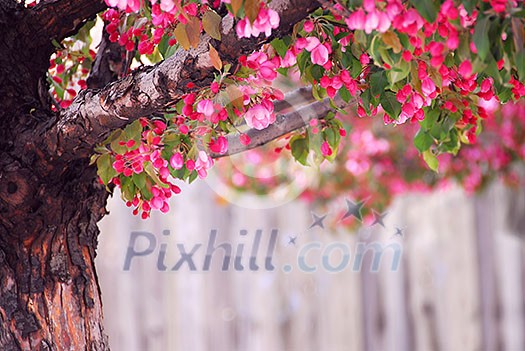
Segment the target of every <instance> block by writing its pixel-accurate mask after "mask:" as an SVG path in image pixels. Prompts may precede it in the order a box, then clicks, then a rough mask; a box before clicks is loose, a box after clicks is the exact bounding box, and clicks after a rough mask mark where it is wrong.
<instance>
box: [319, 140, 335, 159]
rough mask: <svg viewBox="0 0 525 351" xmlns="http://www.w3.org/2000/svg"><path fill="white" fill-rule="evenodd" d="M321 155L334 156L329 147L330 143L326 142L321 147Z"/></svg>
mask: <svg viewBox="0 0 525 351" xmlns="http://www.w3.org/2000/svg"><path fill="white" fill-rule="evenodd" d="M321 153H322V154H323V156H325V157H327V156H331V155H332V153H333V151H332V148H331V147H330V145H328V142H326V141H324V142H323V144H322V145H321Z"/></svg>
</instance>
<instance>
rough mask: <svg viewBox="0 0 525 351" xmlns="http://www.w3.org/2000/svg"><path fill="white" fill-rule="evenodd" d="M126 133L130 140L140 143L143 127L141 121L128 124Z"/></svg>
mask: <svg viewBox="0 0 525 351" xmlns="http://www.w3.org/2000/svg"><path fill="white" fill-rule="evenodd" d="M124 133H125V134H126V137H127V138H128V139H130V140H131V139H133V140H135V141H139V140H140V138H141V135H142V125H141V124H140V121H139V120H136V121H134V122H132V123H131V124H128V125H127V126H126V128H125V129H124Z"/></svg>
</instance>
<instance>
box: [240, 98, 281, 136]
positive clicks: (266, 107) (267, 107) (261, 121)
mask: <svg viewBox="0 0 525 351" xmlns="http://www.w3.org/2000/svg"><path fill="white" fill-rule="evenodd" d="M244 119H245V120H246V124H247V125H248V127H250V128H255V129H258V130H262V129H264V128H266V127H268V126H269V125H270V124H272V123H274V122H275V114H274V113H273V104H272V103H271V102H270V101H268V100H263V101H262V102H261V103H260V104H255V105H253V106H252V107H250V109H249V110H248V111H247V112H246V113H245V114H244Z"/></svg>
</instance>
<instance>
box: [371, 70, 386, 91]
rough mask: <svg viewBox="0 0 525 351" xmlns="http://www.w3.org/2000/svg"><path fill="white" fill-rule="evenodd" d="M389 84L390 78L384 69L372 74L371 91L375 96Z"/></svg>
mask: <svg viewBox="0 0 525 351" xmlns="http://www.w3.org/2000/svg"><path fill="white" fill-rule="evenodd" d="M387 85H388V79H387V78H386V73H385V71H384V70H381V71H379V72H375V73H373V74H372V75H370V92H371V93H372V95H373V96H377V95H379V94H381V93H382V92H384V91H385V88H386V86H387Z"/></svg>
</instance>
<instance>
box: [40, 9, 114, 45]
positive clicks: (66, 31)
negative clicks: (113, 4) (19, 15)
mask: <svg viewBox="0 0 525 351" xmlns="http://www.w3.org/2000/svg"><path fill="white" fill-rule="evenodd" d="M106 8H107V5H106V3H105V2H104V0H49V1H44V2H41V3H39V4H38V5H36V6H35V7H34V8H32V9H31V12H32V16H31V21H34V22H35V23H36V25H35V28H38V30H39V31H43V32H45V33H46V34H47V36H48V38H49V39H55V40H56V41H58V42H60V41H62V40H63V39H64V38H67V37H68V36H71V35H73V34H75V33H77V32H78V30H79V29H80V28H82V26H83V25H84V24H85V23H86V22H87V21H88V20H92V19H94V18H95V16H96V15H97V14H98V13H99V12H101V11H103V10H104V9H106ZM49 42H51V40H49Z"/></svg>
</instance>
